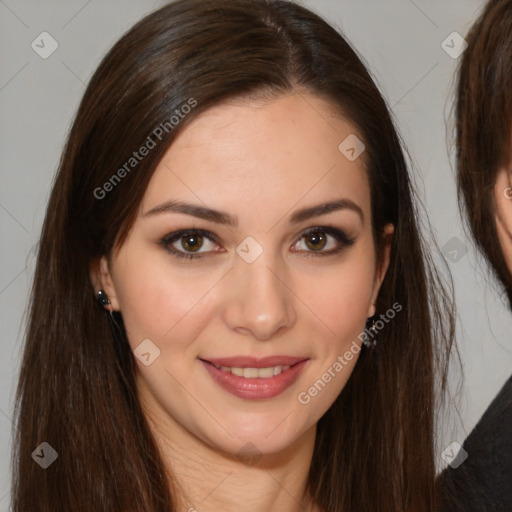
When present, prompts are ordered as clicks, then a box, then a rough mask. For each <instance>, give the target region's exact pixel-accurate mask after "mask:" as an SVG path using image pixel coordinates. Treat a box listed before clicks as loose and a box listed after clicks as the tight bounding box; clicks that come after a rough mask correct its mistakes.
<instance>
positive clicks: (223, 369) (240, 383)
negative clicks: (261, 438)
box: [200, 356, 309, 400]
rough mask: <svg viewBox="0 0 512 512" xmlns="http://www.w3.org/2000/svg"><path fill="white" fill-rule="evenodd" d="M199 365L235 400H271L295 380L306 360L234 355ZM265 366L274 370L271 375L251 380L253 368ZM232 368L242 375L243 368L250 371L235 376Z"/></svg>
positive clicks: (254, 369)
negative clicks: (233, 396) (240, 371)
mask: <svg viewBox="0 0 512 512" xmlns="http://www.w3.org/2000/svg"><path fill="white" fill-rule="evenodd" d="M200 362H201V364H202V365H203V367H204V368H205V369H206V371H207V372H208V373H209V374H210V376H211V377H212V379H213V381H214V382H216V383H217V384H218V385H219V386H220V387H221V388H222V389H224V390H225V391H228V392H229V393H231V394H232V395H235V396H237V397H239V398H243V399H248V400H256V399H265V398H273V397H275V396H277V395H279V394H281V393H282V392H283V391H285V390H286V389H287V388H289V387H290V386H291V385H292V384H293V383H294V382H295V381H296V380H297V378H298V376H299V374H300V373H301V372H302V370H303V369H304V367H305V366H306V365H307V363H308V362H309V359H308V358H304V357H292V356H270V357H265V358H261V359H258V358H254V357H246V356H237V357H228V358H215V359H213V358H212V359H209V360H205V359H200ZM269 367H274V368H278V370H277V371H276V373H274V375H273V376H268V375H265V378H261V377H255V378H253V372H255V371H256V369H261V368H269ZM229 368H231V371H229ZM234 369H237V370H240V369H244V374H245V372H246V371H247V369H250V370H248V371H249V373H250V375H249V376H245V375H244V376H239V375H236V374H234V373H232V372H233V371H234ZM259 371H260V370H258V372H259ZM236 373H238V372H236Z"/></svg>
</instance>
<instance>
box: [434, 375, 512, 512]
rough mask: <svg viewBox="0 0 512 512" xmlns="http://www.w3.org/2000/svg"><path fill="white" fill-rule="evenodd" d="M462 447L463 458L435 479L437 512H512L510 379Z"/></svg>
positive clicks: (511, 378) (511, 399) (511, 389)
mask: <svg viewBox="0 0 512 512" xmlns="http://www.w3.org/2000/svg"><path fill="white" fill-rule="evenodd" d="M463 448H464V450H466V452H467V454H468V456H467V459H466V460H465V461H464V462H463V463H462V464H461V465H460V466H459V467H457V468H456V469H453V468H451V467H448V468H446V469H445V470H444V471H443V472H442V473H441V474H440V475H439V476H438V478H437V486H438V494H439V496H440V503H441V506H440V508H439V512H445V511H446V512H447V511H450V512H456V511H459V510H461V511H464V512H472V511H486V512H487V511H496V512H501V511H503V512H505V511H506V512H510V511H512V376H511V377H510V378H509V379H508V381H507V382H506V383H505V385H504V386H503V387H502V389H501V390H500V392H499V393H498V395H497V396H496V397H495V398H494V400H493V401H492V403H491V404H490V405H489V407H488V408H487V410H486V411H485V413H484V415H483V416H482V418H481V419H480V421H479V422H478V424H477V425H476V426H475V428H474V429H473V430H472V431H471V433H470V434H469V436H468V438H467V439H466V441H465V442H464V445H463Z"/></svg>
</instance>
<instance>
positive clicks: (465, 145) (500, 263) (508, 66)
mask: <svg viewBox="0 0 512 512" xmlns="http://www.w3.org/2000/svg"><path fill="white" fill-rule="evenodd" d="M465 39H466V41H467V43H468V46H467V48H466V51H465V52H464V54H463V56H462V60H461V63H460V68H459V74H458V82H457V100H456V113H455V116H456V146H457V182H458V191H459V203H460V207H461V211H463V212H464V213H465V220H466V221H467V224H468V225H469V227H470V229H471V232H472V233H473V236H474V238H475V240H476V243H477V246H478V248H479V249H480V251H481V252H482V253H483V255H484V256H485V257H486V258H487V259H488V261H489V262H490V263H491V267H492V269H493V271H494V274H495V276H496V277H497V278H498V279H499V280H500V282H501V283H502V284H503V286H504V289H505V292H506V294H507V297H508V300H509V304H510V306H511V307H512V276H511V275H510V272H509V271H508V269H507V265H506V262H505V258H504V256H503V251H502V250H501V247H500V244H499V242H498V232H497V230H496V218H495V211H496V203H495V200H494V186H495V184H496V179H497V176H498V171H499V169H500V168H501V167H502V166H504V165H507V164H508V163H509V161H510V155H511V154H512V89H511V79H512V1H511V0H492V1H490V2H488V3H487V5H486V6H485V8H484V10H483V11H482V13H481V15H480V16H479V18H478V20H477V21H476V22H475V24H474V25H473V26H472V27H471V30H470V31H469V33H468V35H467V36H466V38H465Z"/></svg>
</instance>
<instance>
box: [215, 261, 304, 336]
mask: <svg viewBox="0 0 512 512" xmlns="http://www.w3.org/2000/svg"><path fill="white" fill-rule="evenodd" d="M264 256H265V252H264V253H263V254H262V255H261V256H260V257H259V258H258V259H257V260H256V261H254V262H253V263H246V262H245V261H244V260H243V259H242V258H237V261H236V262H235V264H234V268H233V270H232V271H231V272H230V283H229V287H230V289H231V290H232V293H230V294H229V297H230V298H229V301H228V303H227V304H225V308H224V311H223V316H224V321H225V323H226V324H227V325H228V326H229V328H230V329H232V330H234V331H236V332H238V333H240V334H244V335H248V336H252V337H254V338H255V339H257V340H259V341H266V340H270V339H271V338H273V337H275V336H276V334H278V333H279V331H285V330H287V329H289V328H290V327H292V326H293V324H294V323H295V322H296V320H297V315H296V310H295V307H294V295H293V292H292V291H291V289H290V288H289V286H288V285H287V283H286V272H285V271H284V268H283V267H282V266H281V267H278V266H277V265H276V263H275V262H272V261H271V259H270V258H269V257H264Z"/></svg>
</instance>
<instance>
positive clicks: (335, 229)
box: [13, 0, 453, 512]
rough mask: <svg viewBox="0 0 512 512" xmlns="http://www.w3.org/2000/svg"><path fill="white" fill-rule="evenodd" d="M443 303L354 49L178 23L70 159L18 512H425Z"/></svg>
mask: <svg viewBox="0 0 512 512" xmlns="http://www.w3.org/2000/svg"><path fill="white" fill-rule="evenodd" d="M431 279H432V280H431ZM434 282H435V271H434V270H433V268H432V267H431V265H430V263H429V262H428V261H426V260H425V255H424V253H423V249H422V243H421V239H420V235H419V232H418V227H417V219H416V213H415V209H414V206H413V202H412V191H411V184H410V181H409V177H408V172H407V166H406V163H405V159H404V154H403V151H402V148H401V145H400V141H399V138H398V136H397V133H396V131H395V128H394V126H393V123H392V121H391V118H390V115H389V112H388V110H387V107H386V105H385V102H384V100H383V98H382V96H381V95H380V93H379V91H378V89H377V88H376V86H375V84H374V83H373V81H372V79H371V78H370V76H369V74H368V72H367V70H366V69H365V67H364V65H363V64H362V62H361V61H360V59H359V58H358V57H357V55H356V54H355V53H354V51H353V50H352V49H351V48H350V46H349V45H348V44H347V42H346V41H345V40H344V39H343V38H342V37H341V36H340V35H339V34H338V33H337V32H336V31H335V30H334V29H333V28H331V27H330V26H329V25H328V24H327V23H325V22H324V21H323V20H322V19H320V18H319V17H318V16H316V15H315V14H313V13H311V12H309V11H308V10H306V9H305V8H303V7H300V6H298V5H295V4H293V3H289V2H284V1H281V0H269V1H261V0H219V1H216V2H204V1H200V0H181V1H178V2H175V3H172V4H170V5H167V6H165V7H163V8H161V9H160V10H158V11H156V12H155V13H153V14H150V15H149V16H147V17H146V18H145V19H143V20H142V21H141V22H139V23H138V24H137V25H136V26H135V27H134V28H132V29H131V30H130V31H129V32H128V33H127V34H126V35H125V36H123V37H122V38H121V40H120V41H119V42H118V43H117V44H116V45H115V46H114V47H113V49H112V50H111V51H110V52H109V54H108V55H107V56H106V57H105V59H104V60H103V62H102V63H101V65H100V66H99V68H98V70H97V71H96V73H95V74H94V76H93V78H92V79H91V82H90V84H89V86H88V88H87V90H86V92H85V95H84V98H83V100H82V103H81V105H80V108H79V110H78V113H77V115H76V119H75V121H74V124H73V127H72V129H71V132H70V135H69V138H68V141H67V144H66V146H65V149H64V152H63V156H62V160H61V165H60V169H59V172H58V176H57V178H56V182H55V185H54V188H53V192H52V195H51V198H50V202H49V205H48V210H47V216H46V220H45V224H44V228H43V233H42V238H41V244H40V251H39V256H38V265H37V270H36V275H35V281H34V289H33V296H32V303H31V304H32V307H31V313H30V322H29V329H28V334H27V340H26V347H25V353H24V358H23V364H22V369H21V374H20V381H19V388H18V394H17V399H18V402H17V403H18V408H17V428H18V430H17V445H16V448H17V450H16V461H17V464H16V467H15V474H14V489H13V506H14V510H15V511H27V510H31V511H35V510H39V511H50V510H51V511H53V512H55V511H59V510H66V511H68V510H71V509H72V510H94V511H109V512H112V511H124V512H126V511H132V510H133V511H151V512H155V511H171V510H189V511H193V510H197V511H200V512H203V511H211V510H215V511H218V510H235V509H236V510H244V511H249V512H250V511H265V512H267V511H269V510H280V511H292V510H293V511H295V510H308V511H315V512H319V511H322V512H324V511H329V512H331V511H332V512H334V511H356V510H357V511H361V510H365V511H366V510H368V511H369V510H380V511H389V512H397V511H406V510H407V511H409V510H415V511H419V510H421V511H432V510H433V506H434V503H435V495H434V485H433V483H434V477H435V474H434V473H435V465H434V455H433V454H434V447H433V415H434V390H433V386H434V381H435V379H436V378H437V377H440V378H441V379H442V382H444V377H445V366H444V365H441V366H439V367H438V366H437V364H436V363H437V362H439V361H441V362H442V361H443V356H444V355H445V354H446V351H447V350H448V349H449V346H450V343H451V339H452V335H453V323H452V319H451V316H450V315H449V314H446V313H445V312H446V311H447V308H449V306H450V302H449V300H448V299H447V298H446V295H445V294H444V292H443V290H442V288H441V287H440V286H439V287H436V286H434V284H433V283H434ZM437 372H439V373H437ZM45 443H46V444H45Z"/></svg>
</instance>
